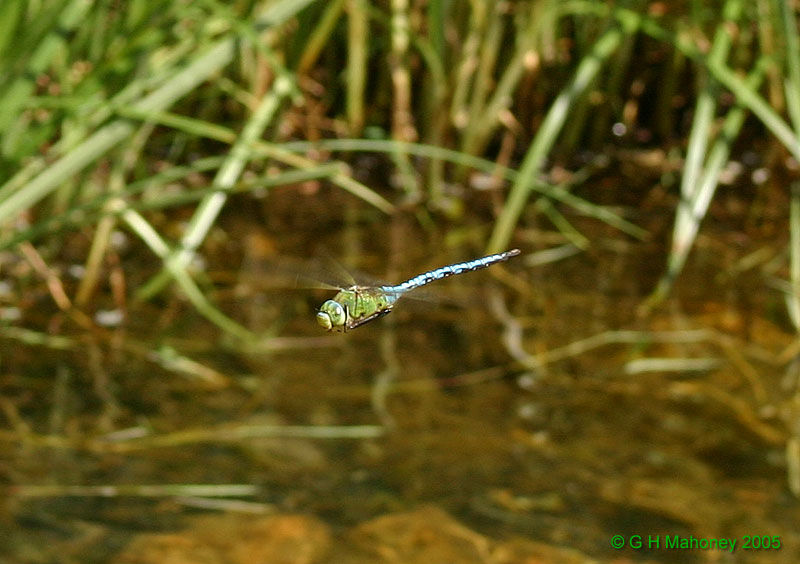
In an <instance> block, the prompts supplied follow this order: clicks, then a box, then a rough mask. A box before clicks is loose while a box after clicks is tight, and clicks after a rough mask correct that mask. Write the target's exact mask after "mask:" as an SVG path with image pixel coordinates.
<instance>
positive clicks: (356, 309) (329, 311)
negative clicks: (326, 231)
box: [317, 249, 520, 332]
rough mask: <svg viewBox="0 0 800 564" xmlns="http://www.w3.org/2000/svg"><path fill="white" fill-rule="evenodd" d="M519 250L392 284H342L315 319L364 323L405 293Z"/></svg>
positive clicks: (328, 326) (338, 324) (331, 325)
mask: <svg viewBox="0 0 800 564" xmlns="http://www.w3.org/2000/svg"><path fill="white" fill-rule="evenodd" d="M518 254H520V250H519V249H511V250H510V251H505V252H503V253H497V254H494V255H488V256H485V257H481V258H477V259H474V260H469V261H466V262H457V263H454V264H449V265H447V266H442V267H440V268H435V269H433V270H429V271H428V272H423V273H422V274H418V275H417V276H414V277H413V278H409V279H408V280H406V281H405V282H401V283H400V284H397V285H395V286H358V285H356V286H351V287H349V288H343V289H341V290H340V291H339V293H338V294H336V296H334V297H333V299H331V300H327V301H326V302H325V303H323V304H322V306H321V307H320V308H319V311H318V312H317V323H319V325H320V326H321V327H322V328H323V329H325V330H326V331H338V332H345V331H349V330H350V329H355V328H356V327H361V326H362V325H364V324H365V323H369V322H370V321H374V320H375V319H378V318H380V317H383V316H385V315H388V314H390V313H391V312H392V309H394V304H395V303H396V302H397V300H399V299H400V298H401V297H403V296H404V295H405V294H406V293H408V292H410V291H411V290H414V289H416V288H419V287H421V286H425V285H426V284H430V283H431V282H435V281H436V280H441V279H442V278H447V277H449V276H457V275H459V274H464V273H466V272H472V271H473V270H480V269H482V268H486V267H489V266H492V265H493V264H497V263H499V262H504V261H507V260H508V259H510V258H511V257H515V256H517V255H518Z"/></svg>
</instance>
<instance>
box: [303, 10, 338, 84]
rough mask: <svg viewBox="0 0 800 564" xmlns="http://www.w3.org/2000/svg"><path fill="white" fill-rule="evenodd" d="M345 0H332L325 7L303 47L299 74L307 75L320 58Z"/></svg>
mask: <svg viewBox="0 0 800 564" xmlns="http://www.w3.org/2000/svg"><path fill="white" fill-rule="evenodd" d="M344 4H345V0H331V1H329V2H328V5H327V6H326V7H325V12H324V13H323V15H322V17H321V18H320V20H319V22H318V23H317V25H316V27H315V28H314V31H312V32H311V34H310V35H309V36H308V38H307V39H306V42H305V46H304V49H303V54H302V55H301V56H300V60H299V62H298V63H297V69H296V71H295V72H297V75H298V76H302V75H305V74H306V73H308V71H309V69H311V67H313V66H314V64H315V63H316V62H317V60H318V59H319V56H320V53H322V50H323V49H324V48H325V45H326V44H327V43H328V41H329V40H330V38H331V35H332V34H333V32H334V30H335V29H336V23H337V22H338V21H339V18H340V17H341V15H342V11H343V10H344Z"/></svg>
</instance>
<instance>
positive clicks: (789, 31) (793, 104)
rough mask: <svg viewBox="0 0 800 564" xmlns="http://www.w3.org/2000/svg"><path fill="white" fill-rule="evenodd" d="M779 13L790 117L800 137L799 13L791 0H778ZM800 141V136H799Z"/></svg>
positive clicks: (785, 87) (785, 86)
mask: <svg viewBox="0 0 800 564" xmlns="http://www.w3.org/2000/svg"><path fill="white" fill-rule="evenodd" d="M776 1H777V3H778V6H777V8H778V14H779V15H780V20H781V23H782V24H783V30H782V31H783V38H784V41H785V42H786V49H785V52H784V53H783V55H784V57H785V61H786V71H787V73H786V78H785V79H784V81H783V84H784V91H785V94H786V106H787V110H788V112H789V119H791V121H792V125H793V126H794V131H795V134H796V135H795V136H796V137H800V38H798V33H797V14H796V13H795V11H794V9H793V6H794V2H790V1H789V0H776ZM798 142H800V138H798Z"/></svg>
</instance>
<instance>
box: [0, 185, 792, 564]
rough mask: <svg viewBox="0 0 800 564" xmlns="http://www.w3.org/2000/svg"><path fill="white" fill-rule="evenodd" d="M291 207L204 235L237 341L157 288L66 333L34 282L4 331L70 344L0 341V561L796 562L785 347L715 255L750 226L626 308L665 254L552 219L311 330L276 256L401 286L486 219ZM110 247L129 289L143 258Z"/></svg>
mask: <svg viewBox="0 0 800 564" xmlns="http://www.w3.org/2000/svg"><path fill="white" fill-rule="evenodd" d="M314 201H318V200H315V199H314V198H313V197H312V196H307V197H300V196H298V194H297V193H294V192H289V191H286V192H285V193H282V192H281V191H276V193H275V194H272V195H271V196H270V198H268V199H267V200H266V202H265V207H264V209H262V210H260V211H259V212H258V213H255V212H253V213H251V214H248V213H238V214H236V215H234V214H231V216H230V217H226V218H225V224H224V225H222V226H221V229H220V231H219V233H218V237H217V238H216V239H213V240H211V241H210V242H209V244H208V247H207V249H205V253H206V256H207V260H208V270H207V273H208V281H209V283H208V285H207V288H208V289H209V291H210V292H211V294H210V295H211V297H212V298H213V299H214V302H215V303H216V304H217V305H219V306H220V307H221V308H222V309H223V310H224V311H226V312H227V313H228V314H229V315H231V316H232V317H233V318H235V319H237V320H239V321H240V322H241V323H243V324H245V325H247V326H248V328H250V329H251V330H253V331H255V332H257V333H259V334H260V335H262V336H263V338H262V340H261V341H260V342H259V343H258V345H257V346H255V345H251V346H248V347H244V346H241V345H240V344H237V343H236V342H233V341H232V340H231V339H227V338H222V339H221V338H220V334H219V331H218V330H217V329H215V328H214V327H212V326H210V324H209V323H208V322H207V321H205V320H204V319H203V318H202V317H200V316H199V315H198V314H197V313H196V312H194V310H192V308H191V307H190V306H189V305H187V304H186V303H185V301H184V300H183V299H182V298H181V297H180V296H179V295H177V294H170V293H166V294H164V295H162V296H159V297H158V298H157V300H156V301H155V302H154V303H151V304H147V305H142V304H135V303H131V304H130V306H129V309H128V316H127V320H126V323H125V325H124V328H119V329H108V330H103V331H97V330H95V331H85V332H80V331H76V330H75V329H64V327H69V325H70V324H69V323H68V321H67V320H66V319H65V318H64V317H63V316H62V315H61V314H59V313H57V312H56V311H55V308H54V307H53V306H51V305H49V301H48V300H49V298H48V295H47V293H46V292H45V291H44V290H42V289H36V292H38V293H34V294H31V295H30V297H29V298H28V299H29V300H30V303H29V305H28V306H26V307H25V308H24V318H23V319H22V320H21V321H20V322H19V323H17V324H16V325H17V326H20V327H27V328H30V329H32V330H36V331H39V332H40V333H41V334H46V333H50V334H62V332H63V334H65V336H67V337H69V339H71V341H70V342H68V343H62V344H63V346H62V347H58V346H56V345H57V344H58V343H52V342H45V343H42V344H32V343H30V342H29V343H27V344H25V343H24V342H23V340H20V338H19V335H16V339H15V338H13V337H15V334H11V333H7V334H6V339H4V344H3V345H2V346H3V351H2V359H3V376H2V408H3V409H2V411H3V413H4V424H3V430H2V431H0V433H2V434H1V435H0V438H2V441H0V476H2V480H3V482H4V483H5V484H6V490H7V493H6V495H5V496H4V500H5V503H4V505H3V514H2V517H3V518H2V519H1V520H0V533H1V534H0V538H4V539H6V540H5V541H2V542H4V543H6V547H5V549H4V550H3V551H2V552H3V556H0V562H41V563H48V562H156V561H158V562H308V563H312V562H433V561H438V562H445V561H447V562H454V563H460V562H493V563H494V562H509V563H511V562H520V563H523V562H590V561H594V562H787V563H788V562H797V560H798V557H799V556H800V548H799V547H800V533H798V528H797V523H798V522H800V506H799V505H798V500H797V497H796V496H795V495H793V494H792V493H791V490H790V486H789V478H788V477H787V474H788V469H787V460H788V461H789V462H791V446H790V448H789V453H790V454H789V457H787V444H789V445H791V444H792V443H791V439H792V437H793V435H792V432H791V431H792V428H793V427H792V425H794V426H795V427H796V423H792V422H793V421H796V420H797V417H798V408H797V399H796V398H797V397H798V396H797V395H796V394H797V391H796V390H797V386H798V384H797V382H796V381H795V380H792V375H791V372H790V371H789V370H787V368H786V366H787V361H786V359H785V358H784V359H783V360H782V359H781V356H780V355H782V354H783V355H784V356H785V355H786V353H785V351H787V350H791V349H790V348H789V347H790V346H791V344H792V341H793V338H792V336H791V334H790V331H789V325H788V323H787V322H786V320H785V319H784V318H783V317H782V314H780V313H776V312H778V311H779V308H780V296H779V295H778V294H777V293H770V292H768V291H766V290H765V289H764V288H765V286H764V281H763V279H761V278H760V276H758V275H756V274H754V273H753V271H752V270H742V269H738V270H737V265H739V264H740V262H737V261H739V259H740V258H741V256H742V255H743V254H745V251H746V250H747V249H750V250H752V248H754V247H756V246H758V244H763V245H767V244H769V243H768V242H765V241H756V242H754V241H749V242H748V244H747V248H744V245H743V244H742V243H741V242H740V241H731V240H729V239H728V238H729V237H730V236H729V235H727V234H726V233H727V231H726V230H725V229H724V228H723V226H719V225H715V224H713V223H711V224H710V225H709V227H708V228H707V230H706V231H705V232H704V233H705V235H704V237H703V238H702V239H701V240H700V241H699V243H698V248H697V250H696V253H695V254H694V255H693V259H692V261H691V262H690V264H689V265H688V267H687V270H686V272H685V274H684V275H683V276H682V277H681V279H680V280H679V281H678V284H677V286H676V288H675V292H674V295H673V297H672V298H670V300H669V301H668V302H667V303H666V305H665V306H664V307H662V308H659V309H657V310H656V311H655V312H654V313H652V314H651V315H649V316H640V315H638V314H637V308H638V307H639V306H640V304H641V303H642V301H643V300H644V299H645V298H646V296H647V294H648V292H650V291H651V290H652V288H653V287H654V285H655V283H656V281H657V278H658V276H659V275H660V273H661V271H662V269H663V266H664V263H663V258H662V257H663V252H664V249H663V244H661V243H656V242H649V243H639V242H634V241H630V240H626V239H625V238H624V237H623V236H621V235H620V234H619V233H616V232H614V231H612V230H611V229H610V228H605V227H598V226H597V225H596V224H592V223H590V222H588V220H582V219H581V218H575V220H576V222H578V223H580V222H581V221H584V222H585V225H581V228H582V229H584V233H592V247H591V249H590V250H588V251H585V252H577V253H575V254H572V255H571V256H567V257H566V258H564V259H562V260H560V261H558V262H555V263H544V264H539V263H538V262H537V258H538V257H537V255H536V254H535V251H537V250H541V249H547V248H552V247H555V246H558V245H564V244H565V241H564V239H563V237H562V236H561V235H559V234H557V233H553V232H548V231H546V230H542V231H537V230H535V229H533V228H529V229H528V230H527V231H525V232H524V233H523V232H521V233H520V237H519V240H517V241H515V243H514V244H515V246H519V247H520V248H521V249H522V250H523V253H522V255H521V256H520V257H516V258H514V259H512V260H510V261H509V262H507V263H504V264H501V265H497V266H493V267H491V268H489V269H486V270H482V271H478V272H474V273H469V274H466V275H464V276H460V277H456V278H451V279H449V280H446V281H442V282H437V283H436V284H434V285H432V286H438V288H433V287H432V290H435V291H438V293H440V294H441V295H443V297H444V298H445V299H444V300H443V301H440V302H436V301H427V300H426V301H417V300H410V299H409V300H407V301H406V300H404V301H401V302H400V303H399V304H398V306H397V307H396V309H395V311H394V312H393V313H392V314H391V315H388V316H386V317H384V318H382V319H379V320H376V321H373V322H371V323H369V324H367V325H365V326H363V327H361V328H358V329H357V330H354V331H350V332H348V333H346V334H326V333H324V332H323V331H321V329H320V328H319V327H318V326H317V324H316V322H315V320H314V314H315V308H317V307H318V306H319V304H321V303H322V301H323V300H325V299H328V298H330V297H332V293H331V292H330V291H325V290H306V289H297V288H282V287H279V285H277V284H276V283H275V280H272V279H271V278H270V275H269V274H268V273H269V271H270V270H269V268H268V265H269V264H270V262H271V261H272V262H278V261H279V258H280V257H292V258H296V259H303V260H306V259H313V257H315V256H319V255H320V254H322V253H323V252H328V253H329V254H332V255H334V256H336V257H337V258H338V259H340V260H341V261H342V262H343V263H344V264H346V265H347V266H348V267H354V268H355V269H357V270H360V271H364V272H368V273H370V274H372V275H375V276H378V277H381V278H384V279H387V280H389V281H391V282H397V281H401V280H404V279H406V278H408V277H410V276H413V275H415V274H418V273H419V272H422V271H424V270H427V269H430V268H433V267H437V266H441V265H443V264H447V263H450V262H455V261H458V260H466V259H471V258H475V257H476V256H480V254H481V250H482V243H483V242H484V241H485V240H486V238H487V235H488V230H489V228H490V226H489V225H488V224H487V223H485V222H484V221H481V220H479V219H477V218H476V219H475V221H474V223H473V224H472V227H470V228H469V229H466V228H465V229H464V230H463V231H451V232H450V233H449V234H448V235H446V236H445V235H444V234H443V233H441V232H440V231H438V230H433V229H425V228H423V227H422V225H425V223H424V221H420V218H419V216H417V215H415V214H413V213H398V214H397V216H396V217H393V218H386V217H384V216H381V215H380V214H379V212H374V211H372V210H369V209H366V208H364V207H362V206H359V205H356V204H352V203H350V204H348V203H347V202H348V200H347V198H345V197H343V196H339V195H334V196H331V197H328V198H326V199H325V205H324V206H321V205H317V206H315V205H312V202H314ZM330 210H336V213H328V212H330ZM668 219H669V216H668V215H667V214H666V213H665V214H664V215H659V214H658V213H655V214H653V217H652V219H650V221H652V222H653V225H651V226H650V227H653V228H654V230H655V231H657V229H655V227H656V226H657V225H662V226H666V225H668ZM768 236H769V237H776V236H779V234H778V235H776V234H774V233H772V234H768ZM765 237H767V235H765ZM737 245H739V247H737ZM123 258H125V257H123ZM127 260H128V262H127V263H126V264H128V265H132V264H135V265H136V266H137V268H138V267H141V268H142V270H141V273H140V271H139V270H136V269H133V268H131V269H130V271H128V270H126V273H127V276H128V284H129V285H131V286H135V285H136V284H138V283H142V282H143V281H144V280H146V278H147V277H148V276H150V275H152V274H153V271H152V266H153V265H152V264H150V265H149V268H150V270H149V271H147V270H146V268H148V265H147V264H144V263H146V260H143V259H142V258H141V256H140V255H137V254H135V253H134V252H133V251H131V252H130V254H129V255H128V257H127ZM126 268H127V267H126ZM211 288H213V292H212V291H211ZM101 299H102V300H107V302H106V303H110V300H111V298H110V297H107V296H104V297H103V298H101ZM98 309H100V307H98ZM28 341H30V339H28ZM794 436H795V437H796V435H794ZM795 454H796V453H795ZM798 456H800V455H798ZM201 485H202V486H216V487H218V488H219V489H218V490H215V491H213V492H212V491H211V490H210V489H206V490H201V489H200V486H201ZM144 486H147V487H144ZM193 488H194V489H193ZM237 488H238V489H237ZM615 535H622V538H623V539H624V542H625V543H626V546H625V547H624V548H622V549H615V548H614V547H613V546H612V542H613V539H614V537H615ZM637 536H638V537H641V538H643V539H645V540H644V541H643V542H644V543H645V546H643V547H641V548H632V547H631V546H630V544H631V543H633V542H634V541H635V539H636V538H637ZM668 537H669V538H668ZM755 537H757V538H758V540H757V541H753V540H752V539H753V538H755ZM692 538H694V539H696V540H697V542H700V541H703V542H705V543H706V544H705V545H703V546H690V547H688V548H686V547H683V548H682V547H681V546H679V545H677V546H672V545H670V546H667V543H675V542H678V541H677V540H676V539H692ZM648 539H650V545H649V546H647V545H646V543H647V541H648ZM652 539H656V542H657V543H660V544H658V545H654V544H653V540H652ZM722 539H736V540H737V545H736V548H735V550H734V551H731V550H730V549H728V548H725V546H728V545H724V546H722V547H721V546H720V545H719V544H717V545H714V547H710V545H708V543H709V542H711V541H712V540H713V541H714V542H718V541H720V540H722ZM776 539H777V540H776ZM748 540H749V541H750V542H751V544H752V543H754V542H758V543H759V545H758V546H757V547H756V546H752V547H751V548H750V549H747V548H746V547H744V546H743V545H744V544H745V543H746V542H748ZM778 542H779V543H780V548H777V546H776V543H778ZM766 545H769V547H767V546H766Z"/></svg>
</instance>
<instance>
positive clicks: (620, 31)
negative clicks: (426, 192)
mask: <svg viewBox="0 0 800 564" xmlns="http://www.w3.org/2000/svg"><path fill="white" fill-rule="evenodd" d="M621 23H623V25H620V26H615V27H613V28H611V29H609V30H608V31H606V32H605V33H604V34H603V35H602V36H601V37H600V38H599V39H598V40H597V43H595V45H594V47H593V49H592V51H591V53H589V54H588V55H587V56H586V57H584V58H583V60H581V62H580V64H579V65H578V68H577V70H576V72H575V77H574V78H573V79H572V81H571V82H570V83H569V85H567V87H566V88H564V89H563V90H562V91H561V93H560V94H559V95H558V97H557V98H556V100H555V101H554V102H553V105H552V106H551V107H550V110H549V111H548V112H547V116H546V117H545V118H544V121H543V122H542V125H541V127H540V128H539V131H538V132H537V133H536V136H535V137H534V140H533V143H532V144H531V147H530V149H529V150H528V152H527V153H526V155H525V159H524V160H523V162H522V166H521V167H520V171H519V178H518V180H517V181H516V182H515V183H514V185H513V186H512V187H511V191H510V193H509V196H508V199H507V200H506V204H505V207H504V208H503V211H502V212H501V213H500V216H499V217H498V220H497V223H496V224H495V227H494V231H493V232H492V235H491V238H490V239H489V245H488V246H487V253H497V252H501V250H502V249H504V248H505V247H507V246H508V244H509V242H510V240H511V235H512V232H513V230H514V226H515V225H516V223H517V221H518V220H519V217H520V215H522V210H523V208H524V207H525V203H526V202H527V200H528V197H529V196H530V194H531V192H532V191H533V189H534V188H533V187H534V186H535V185H536V184H537V183H538V182H539V181H538V176H539V174H540V171H541V169H542V166H543V165H544V162H545V159H546V158H547V155H548V154H549V153H550V150H551V149H552V147H553V145H554V143H555V141H556V138H557V136H558V134H559V132H560V131H561V128H562V127H563V125H564V122H565V120H566V119H567V115H568V113H569V110H570V108H571V107H572V105H573V103H574V102H575V100H576V99H577V98H578V97H579V96H581V95H583V94H584V92H585V91H586V88H587V87H588V86H589V85H590V84H591V83H592V81H593V80H594V79H595V77H596V76H597V73H598V72H600V69H601V68H603V64H604V63H605V62H606V61H607V60H608V58H609V57H610V56H611V55H612V54H613V53H614V51H615V50H616V49H617V48H618V47H619V45H620V43H621V42H622V40H623V39H624V37H625V36H626V35H630V34H632V33H634V32H635V31H636V25H635V24H636V23H638V22H637V21H636V20H627V22H621Z"/></svg>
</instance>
